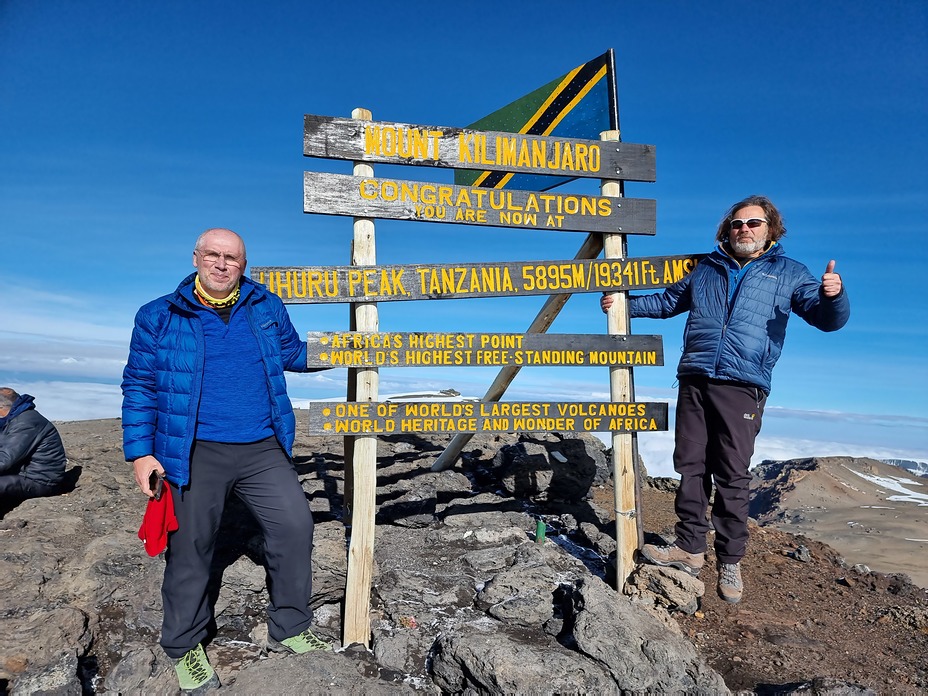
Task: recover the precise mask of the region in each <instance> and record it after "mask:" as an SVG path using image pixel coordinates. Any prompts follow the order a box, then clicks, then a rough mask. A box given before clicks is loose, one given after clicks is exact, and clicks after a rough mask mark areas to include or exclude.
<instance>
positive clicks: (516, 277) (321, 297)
mask: <svg viewBox="0 0 928 696" xmlns="http://www.w3.org/2000/svg"><path fill="white" fill-rule="evenodd" d="M703 257H704V254H698V255H696V254H691V255H681V256H654V257H640V258H634V259H610V260H603V259H573V260H570V261H512V262H504V263H479V264H478V263H455V264H414V265H393V266H368V267H362V266H256V267H254V268H252V269H251V279H252V280H254V281H257V282H259V283H262V284H263V285H266V286H267V288H268V290H270V291H271V292H273V293H275V294H277V295H279V296H280V298H281V299H282V300H283V301H284V302H285V303H288V304H291V303H293V304H295V303H313V304H315V303H322V302H351V301H364V302H392V301H396V300H440V299H458V298H465V297H515V296H521V295H554V294H570V293H575V292H619V291H628V290H643V289H653V288H664V287H667V286H668V285H673V284H674V283H676V282H677V281H679V280H682V279H683V278H684V277H686V276H687V275H688V274H689V273H690V271H692V270H693V269H694V268H695V267H696V264H697V263H698V262H699V261H700V260H701V259H702V258H703Z"/></svg>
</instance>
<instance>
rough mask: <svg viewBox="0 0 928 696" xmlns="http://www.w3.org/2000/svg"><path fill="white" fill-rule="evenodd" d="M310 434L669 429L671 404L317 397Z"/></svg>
mask: <svg viewBox="0 0 928 696" xmlns="http://www.w3.org/2000/svg"><path fill="white" fill-rule="evenodd" d="M308 411H309V434H311V435H331V434H336V435H339V434H347V433H356V434H360V433H364V434H373V435H389V434H395V433H478V432H479V433H488V432H490V433H511V432H542V431H558V432H609V431H620V432H629V431H639V430H647V431H660V430H667V404H665V403H656V402H638V403H615V402H612V401H571V402H556V401H495V402H485V401H437V402H436V401H382V402H378V403H367V402H365V403H359V402H344V401H313V402H310V404H309V409H308Z"/></svg>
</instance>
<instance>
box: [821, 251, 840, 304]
mask: <svg viewBox="0 0 928 696" xmlns="http://www.w3.org/2000/svg"><path fill="white" fill-rule="evenodd" d="M822 294H823V295H825V297H837V296H838V295H840V294H841V276H839V275H838V274H837V273H835V262H834V259H832V260H831V261H829V262H828V265H827V266H825V274H824V275H823V276H822Z"/></svg>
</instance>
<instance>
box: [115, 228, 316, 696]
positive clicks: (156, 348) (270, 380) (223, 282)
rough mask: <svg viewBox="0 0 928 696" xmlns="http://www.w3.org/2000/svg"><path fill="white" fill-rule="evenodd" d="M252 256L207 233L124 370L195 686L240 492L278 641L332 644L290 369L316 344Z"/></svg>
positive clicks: (187, 688) (130, 446) (164, 641)
mask: <svg viewBox="0 0 928 696" xmlns="http://www.w3.org/2000/svg"><path fill="white" fill-rule="evenodd" d="M246 265H247V260H246V258H245V243H244V242H243V241H242V238H241V237H239V236H238V235H237V234H236V233H235V232H232V231H231V230H227V229H221V228H216V229H210V230H207V231H206V232H204V233H203V234H201V235H200V237H199V238H198V239H197V241H196V244H195V246H194V250H193V266H194V268H196V272H195V273H192V274H191V275H189V276H188V277H187V278H185V279H184V280H183V281H181V283H180V285H179V286H178V287H177V289H176V290H175V291H174V292H173V293H171V294H170V295H165V296H164V297H161V298H159V299H157V300H154V301H153V302H149V303H148V304H146V305H145V306H144V307H142V308H141V309H140V310H139V312H138V314H137V315H136V318H135V328H134V330H133V332H132V340H131V343H130V346H129V359H128V361H127V364H126V368H125V371H124V372H123V382H122V390H123V409H122V426H123V449H124V451H125V456H126V460H127V461H130V462H132V464H133V467H134V470H135V471H134V473H135V480H136V483H137V484H138V486H139V489H140V490H141V491H142V493H144V494H145V495H147V496H149V497H154V496H155V495H156V493H157V491H156V490H152V485H153V484H154V485H155V486H157V484H158V481H159V477H160V476H163V477H164V478H165V485H164V495H167V496H168V497H169V500H170V502H171V504H172V505H173V509H174V513H175V515H176V518H177V524H178V528H177V530H176V531H173V532H171V533H170V535H169V536H168V542H167V553H166V555H165V570H164V582H163V584H162V586H161V597H162V601H163V603H164V619H163V624H162V630H161V646H162V648H163V649H164V651H165V653H166V654H167V656H168V657H170V658H171V659H172V660H173V661H174V669H175V671H176V672H177V677H178V682H179V685H180V688H181V691H184V692H187V693H200V692H201V691H205V690H207V689H210V688H215V687H218V686H219V679H218V678H217V677H216V674H215V671H214V670H213V668H212V667H211V666H210V664H209V661H208V660H207V657H206V654H205V652H204V650H203V645H202V643H203V641H204V639H205V638H206V637H207V635H208V633H209V631H210V627H211V624H212V623H213V613H212V607H211V606H210V602H209V598H208V583H209V579H210V563H211V561H212V556H213V551H214V549H215V545H216V536H217V532H218V530H219V522H220V519H221V517H222V512H223V508H224V506H225V502H226V499H227V498H228V496H229V495H230V494H231V493H234V494H235V495H236V496H238V497H239V498H240V499H241V500H242V502H243V503H244V504H245V505H246V506H247V507H248V508H249V510H250V511H251V513H252V514H253V515H254V517H255V519H256V520H257V521H258V524H259V525H260V527H261V531H262V532H263V534H264V561H265V566H266V568H267V575H268V595H269V597H270V602H269V605H268V635H269V637H270V641H269V648H270V649H272V650H280V651H289V652H294V653H306V652H309V651H312V650H328V649H330V647H331V646H330V645H329V644H328V643H326V642H325V641H323V640H321V639H319V638H318V637H317V636H315V635H314V634H313V632H312V631H311V630H310V623H311V621H312V611H311V610H310V609H309V606H308V605H309V601H310V596H311V593H312V578H311V554H312V545H313V519H312V514H311V513H310V510H309V504H308V502H307V500H306V496H305V495H304V493H303V489H302V487H301V486H300V482H299V479H298V478H297V474H296V470H295V469H294V467H293V462H292V448H293V440H294V434H295V426H296V422H295V417H294V414H293V408H292V406H291V404H290V399H289V397H288V396H287V385H286V381H285V380H284V370H290V371H294V372H307V371H309V370H308V369H307V367H306V343H305V342H303V341H302V340H300V337H299V335H298V334H297V332H296V329H294V327H293V324H292V323H291V321H290V318H289V316H288V315H287V311H286V309H285V308H284V306H283V303H282V302H281V300H280V298H278V297H277V296H276V295H273V294H271V293H270V292H268V290H267V289H266V288H265V287H264V286H263V285H259V284H258V283H255V282H253V281H252V280H251V279H249V278H246V277H245V276H244V273H245V267H246ZM153 474H154V476H153Z"/></svg>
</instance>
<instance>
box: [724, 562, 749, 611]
mask: <svg viewBox="0 0 928 696" xmlns="http://www.w3.org/2000/svg"><path fill="white" fill-rule="evenodd" d="M718 591H719V597H721V598H722V599H724V600H725V601H726V602H729V603H731V604H737V603H738V602H740V601H741V595H742V594H743V593H744V583H742V582H741V563H719V586H718Z"/></svg>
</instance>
